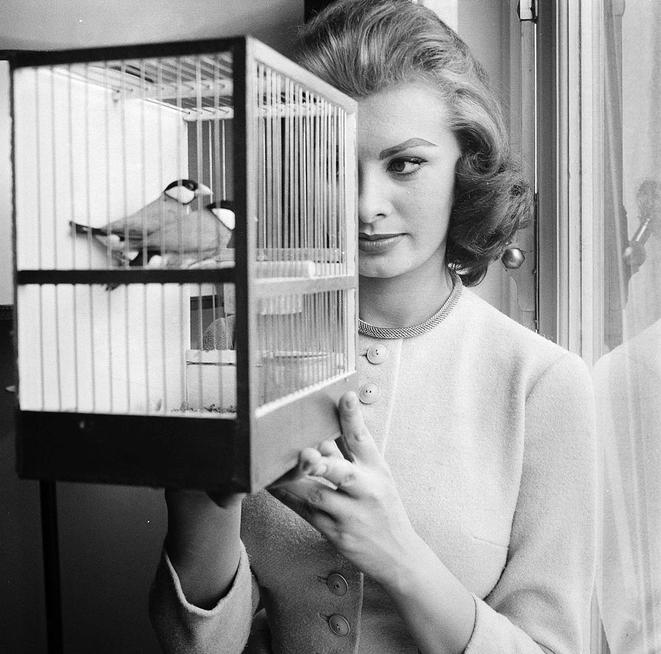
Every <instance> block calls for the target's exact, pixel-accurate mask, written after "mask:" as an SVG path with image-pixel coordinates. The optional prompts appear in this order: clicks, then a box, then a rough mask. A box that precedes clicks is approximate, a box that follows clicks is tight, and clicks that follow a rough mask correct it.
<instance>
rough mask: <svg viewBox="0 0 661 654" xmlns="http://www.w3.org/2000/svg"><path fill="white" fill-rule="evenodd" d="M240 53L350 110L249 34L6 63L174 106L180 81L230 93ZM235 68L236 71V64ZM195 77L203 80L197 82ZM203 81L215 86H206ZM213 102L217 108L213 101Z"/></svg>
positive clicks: (350, 104) (344, 99) (340, 97)
mask: <svg viewBox="0 0 661 654" xmlns="http://www.w3.org/2000/svg"><path fill="white" fill-rule="evenodd" d="M245 55H247V58H248V60H252V61H260V62H261V63H262V64H265V65H267V66H269V67H270V68H272V69H274V70H276V71H278V72H280V73H284V74H285V75H287V76H291V77H292V78H293V79H295V80H296V81H297V82H298V83H299V84H302V85H303V86H304V87H307V88H308V89H310V90H312V91H314V92H316V93H318V94H320V95H321V96H323V97H324V98H326V100H328V101H330V102H331V103H334V104H337V105H339V106H341V107H342V108H343V109H344V110H345V111H348V112H349V113H355V111H356V103H355V101H354V100H353V99H352V98H350V97H349V96H347V95H345V94H344V93H342V92H341V91H339V90H337V89H336V88H335V87H333V86H332V85H330V84H328V83H327V82H325V81H323V80H321V79H320V78H318V77H317V76H316V75H313V74H312V73H310V72H309V71H307V70H306V69H305V68H303V67H301V66H299V65H298V64H296V63H295V62H293V61H291V60H290V59H288V58H287V57H285V56H284V55H282V54H280V53H279V52H277V51H276V50H274V49H273V48H271V47H269V46H267V45H265V44H264V43H262V42H260V41H258V40H257V39H255V38H253V37H250V36H236V37H232V38H226V39H206V40H198V41H172V42H166V43H148V44H139V45H127V46H111V47H101V48H86V49H71V50H52V51H42V52H39V51H24V52H21V51H19V52H15V53H12V56H11V58H10V64H11V66H12V68H13V69H20V68H36V67H51V68H53V67H60V66H61V67H65V68H64V69H65V70H67V71H68V72H70V73H74V74H75V75H77V76H82V77H83V78H86V79H88V80H90V81H93V82H95V83H97V84H102V85H104V86H110V85H112V84H113V82H114V86H110V87H111V88H113V90H115V91H116V92H120V91H121V92H125V93H132V94H133V97H141V98H144V99H150V98H153V99H159V100H163V101H165V102H166V103H168V104H175V103H174V102H172V101H168V95H171V94H172V92H173V91H176V90H177V89H179V87H180V84H183V85H184V86H185V87H186V89H187V92H185V93H183V96H184V97H186V96H188V97H190V98H191V99H192V101H195V100H196V99H199V97H200V94H201V96H202V97H209V96H216V97H218V96H220V97H221V98H222V97H231V96H232V93H233V88H232V77H233V72H232V68H233V63H236V64H237V65H238V62H239V60H242V59H243V57H244V56H245ZM150 60H151V61H150ZM239 68H240V69H242V66H240V67H239ZM200 75H202V77H203V78H204V81H203V82H202V83H200V80H199V77H200ZM209 80H214V81H216V82H217V84H210V83H209ZM118 87H120V89H119V91H118ZM215 104H216V106H218V102H216V103H215ZM221 104H222V100H221ZM183 108H184V109H186V108H187V107H185V106H184V107H183Z"/></svg>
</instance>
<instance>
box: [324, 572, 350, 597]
mask: <svg viewBox="0 0 661 654" xmlns="http://www.w3.org/2000/svg"><path fill="white" fill-rule="evenodd" d="M326 585H327V586H328V588H329V589H330V592H331V593H333V594H334V595H346V593H347V590H349V584H348V583H347V580H346V579H345V578H344V577H343V576H342V575H341V574H340V573H339V572H333V573H332V574H330V575H328V579H326Z"/></svg>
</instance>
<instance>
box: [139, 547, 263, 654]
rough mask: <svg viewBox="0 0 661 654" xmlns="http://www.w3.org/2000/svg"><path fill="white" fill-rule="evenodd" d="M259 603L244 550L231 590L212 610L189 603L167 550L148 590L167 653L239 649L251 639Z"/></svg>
mask: <svg viewBox="0 0 661 654" xmlns="http://www.w3.org/2000/svg"><path fill="white" fill-rule="evenodd" d="M258 602H259V589H258V587H257V582H256V581H255V578H254V576H253V575H252V573H251V571H250V564H249V561H248V555H247V553H246V549H245V547H244V545H243V543H242V544H241V557H240V560H239V567H238V568H237V571H236V575H235V577H234V580H233V582H232V585H231V586H230V589H229V591H228V592H227V594H226V595H225V596H224V597H223V598H222V599H220V600H219V601H218V603H217V604H216V606H214V607H213V608H212V609H209V610H205V609H201V608H199V607H197V606H194V605H193V604H190V603H189V602H188V601H187V600H186V597H185V596H184V593H183V590H182V588H181V583H180V581H179V577H178V576H177V573H176V571H175V569H174V567H173V566H172V563H171V562H170V559H169V557H168V555H167V553H166V552H165V551H163V554H162V557H161V560H160V562H159V565H158V568H157V571H156V576H155V578H154V582H153V583H152V587H151V590H150V594H149V616H150V619H151V622H152V625H153V627H154V630H155V632H156V635H157V637H158V640H159V642H160V644H161V648H162V650H163V652H165V653H166V654H184V653H185V654H211V653H212V652H213V653H214V654H218V653H219V652H223V654H240V653H241V652H243V650H244V647H245V646H246V643H247V641H248V636H249V634H250V628H251V623H252V618H253V615H254V613H255V611H256V609H257V605H258Z"/></svg>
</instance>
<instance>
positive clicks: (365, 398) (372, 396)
mask: <svg viewBox="0 0 661 654" xmlns="http://www.w3.org/2000/svg"><path fill="white" fill-rule="evenodd" d="M378 397H379V387H378V386H377V385H376V384H375V383H374V382H367V383H366V384H363V385H362V386H361V387H360V388H359V389H358V399H359V400H360V401H361V402H362V403H363V404H372V403H374V402H376V400H377V398H378Z"/></svg>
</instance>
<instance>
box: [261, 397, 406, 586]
mask: <svg viewBox="0 0 661 654" xmlns="http://www.w3.org/2000/svg"><path fill="white" fill-rule="evenodd" d="M339 412H340V425H341V428H342V435H343V439H344V444H345V446H346V449H347V451H348V454H349V456H350V457H351V458H352V460H351V461H349V460H347V459H346V458H344V456H343V455H342V453H341V452H340V449H339V448H338V446H337V444H336V443H335V441H324V442H323V443H322V444H321V445H320V446H319V448H318V449H314V448H306V449H305V450H303V451H302V452H301V454H300V458H299V466H298V468H299V470H303V471H304V472H306V473H307V475H308V476H305V477H303V478H298V479H295V480H292V481H289V482H287V483H284V484H279V485H278V486H277V488H273V489H270V490H271V492H272V493H273V495H275V496H276V497H278V498H279V499H280V500H281V501H282V502H284V503H285V504H287V506H289V507H290V508H291V509H293V510H294V511H296V512H297V513H298V514H299V515H301V516H302V517H303V518H305V519H306V520H307V521H308V522H309V523H310V524H312V525H313V526H314V527H316V528H317V529H318V530H319V531H320V532H321V533H322V534H323V535H324V536H326V538H327V539H328V540H329V541H330V542H331V543H332V544H333V545H334V546H335V547H336V548H337V550H338V551H339V552H341V553H342V554H343V555H344V556H346V558H347V559H349V561H351V562H352V563H353V564H354V565H355V566H356V567H358V568H359V569H360V570H362V571H363V572H365V573H366V574H368V575H370V576H371V577H372V578H373V579H375V580H376V581H378V582H380V583H382V584H386V585H390V584H392V583H393V582H394V583H395V584H396V579H393V578H392V576H393V575H396V574H397V570H398V569H401V566H402V563H403V562H405V561H407V560H408V559H409V557H410V555H411V553H412V552H413V551H415V549H416V546H417V545H418V543H419V537H418V536H417V534H416V533H415V531H414V529H413V527H412V526H411V523H410V521H409V518H408V516H407V514H406V510H405V509H404V506H403V504H402V501H401V499H400V497H399V494H398V492H397V489H396V487H395V483H394V480H393V478H392V475H391V473H390V468H389V467H388V464H387V463H386V462H385V460H384V458H383V457H382V456H381V454H380V453H379V451H378V449H377V446H376V443H375V442H374V439H373V438H372V436H371V434H370V433H369V431H368V430H367V427H366V426H365V422H364V420H363V416H362V413H361V411H360V407H359V404H358V398H357V397H356V394H355V393H345V394H344V395H343V396H342V398H341V400H340V402H339ZM310 475H311V476H310ZM388 582H390V584H389V583H388Z"/></svg>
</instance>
